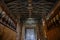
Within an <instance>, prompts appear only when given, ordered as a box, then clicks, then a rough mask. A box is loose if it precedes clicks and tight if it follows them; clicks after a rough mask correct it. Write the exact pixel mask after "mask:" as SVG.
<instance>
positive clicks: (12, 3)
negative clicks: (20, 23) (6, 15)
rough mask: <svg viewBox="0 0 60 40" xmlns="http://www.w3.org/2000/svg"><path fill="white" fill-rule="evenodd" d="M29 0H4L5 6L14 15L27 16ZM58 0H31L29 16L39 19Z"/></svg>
mask: <svg viewBox="0 0 60 40" xmlns="http://www.w3.org/2000/svg"><path fill="white" fill-rule="evenodd" d="M29 1H30V0H4V3H5V4H6V6H7V8H8V9H9V11H10V12H11V13H10V14H11V15H13V16H14V17H16V16H19V17H21V18H28V17H29V15H30V13H29ZM57 2H58V0H31V3H30V4H31V6H30V8H31V7H32V9H31V15H30V16H31V17H32V18H38V19H41V18H42V17H43V16H47V15H48V14H49V13H50V12H51V11H52V10H53V8H54V7H55V5H56V3H57Z"/></svg>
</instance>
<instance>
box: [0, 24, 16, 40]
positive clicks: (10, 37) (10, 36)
mask: <svg viewBox="0 0 60 40" xmlns="http://www.w3.org/2000/svg"><path fill="white" fill-rule="evenodd" d="M0 40H16V32H15V31H13V30H11V29H9V28H7V27H6V26H4V25H2V24H0Z"/></svg>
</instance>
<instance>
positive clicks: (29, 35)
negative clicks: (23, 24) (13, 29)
mask: <svg viewBox="0 0 60 40" xmlns="http://www.w3.org/2000/svg"><path fill="white" fill-rule="evenodd" d="M35 37H36V35H35V31H34V29H26V30H25V40H36V38H35Z"/></svg>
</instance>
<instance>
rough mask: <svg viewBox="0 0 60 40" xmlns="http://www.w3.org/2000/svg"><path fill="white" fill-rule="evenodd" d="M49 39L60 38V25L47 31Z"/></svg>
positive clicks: (55, 39) (57, 39)
mask: <svg viewBox="0 0 60 40" xmlns="http://www.w3.org/2000/svg"><path fill="white" fill-rule="evenodd" d="M47 37H48V40H60V27H57V28H54V29H52V30H49V31H48V32H47Z"/></svg>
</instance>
